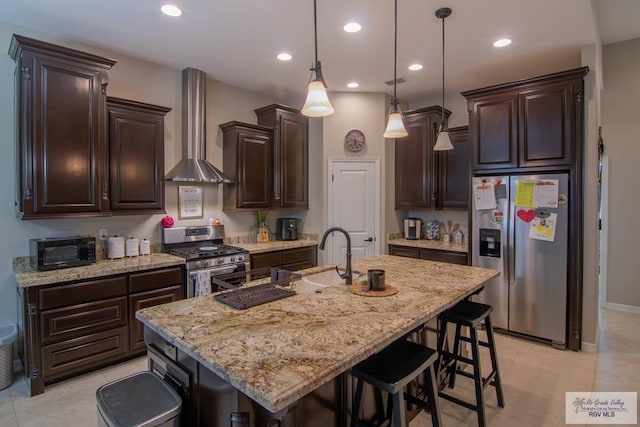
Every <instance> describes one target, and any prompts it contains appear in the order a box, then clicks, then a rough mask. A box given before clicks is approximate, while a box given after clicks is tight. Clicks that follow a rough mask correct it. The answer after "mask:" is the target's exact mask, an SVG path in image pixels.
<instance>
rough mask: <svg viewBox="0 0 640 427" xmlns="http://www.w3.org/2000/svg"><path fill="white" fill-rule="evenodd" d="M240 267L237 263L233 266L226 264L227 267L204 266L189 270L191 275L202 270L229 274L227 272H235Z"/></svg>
mask: <svg viewBox="0 0 640 427" xmlns="http://www.w3.org/2000/svg"><path fill="white" fill-rule="evenodd" d="M237 269H238V266H236V265H232V266H226V267H218V268H202V269H200V270H192V271H190V272H189V277H193V276H195V275H196V274H198V273H199V272H202V271H206V272H209V273H211V274H214V273H215V274H227V273H233V272H234V271H236V270H237Z"/></svg>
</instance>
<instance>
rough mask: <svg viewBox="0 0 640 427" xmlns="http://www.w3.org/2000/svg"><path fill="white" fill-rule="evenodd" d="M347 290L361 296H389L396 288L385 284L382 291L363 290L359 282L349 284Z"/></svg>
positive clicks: (395, 291)
mask: <svg viewBox="0 0 640 427" xmlns="http://www.w3.org/2000/svg"><path fill="white" fill-rule="evenodd" d="M349 292H351V293H352V294H356V295H361V296H363V297H390V296H391V295H395V294H397V293H398V288H396V287H395V286H393V285H389V284H385V288H384V290H382V291H371V290H369V291H363V290H362V284H361V283H354V284H353V285H349Z"/></svg>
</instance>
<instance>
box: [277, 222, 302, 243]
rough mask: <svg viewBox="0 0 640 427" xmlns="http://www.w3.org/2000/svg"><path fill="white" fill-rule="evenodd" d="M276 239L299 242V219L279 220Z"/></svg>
mask: <svg viewBox="0 0 640 427" xmlns="http://www.w3.org/2000/svg"><path fill="white" fill-rule="evenodd" d="M276 239H278V240H298V219H297V218H278V222H277V230H276Z"/></svg>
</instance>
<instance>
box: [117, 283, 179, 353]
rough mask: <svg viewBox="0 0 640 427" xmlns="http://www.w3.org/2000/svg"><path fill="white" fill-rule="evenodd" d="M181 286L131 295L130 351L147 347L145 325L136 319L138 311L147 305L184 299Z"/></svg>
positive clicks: (151, 305)
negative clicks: (145, 343)
mask: <svg viewBox="0 0 640 427" xmlns="http://www.w3.org/2000/svg"><path fill="white" fill-rule="evenodd" d="M181 297H182V289H181V287H180V286H172V287H170V288H166V289H157V290H155V291H148V292H143V293H140V294H136V295H131V296H129V351H130V352H133V351H137V350H142V349H144V348H145V345H144V326H143V325H142V323H141V322H140V321H139V320H138V319H136V311H138V310H141V309H143V308H146V307H153V306H155V305H160V304H167V303H169V302H173V301H178V300H179V299H182V298H181Z"/></svg>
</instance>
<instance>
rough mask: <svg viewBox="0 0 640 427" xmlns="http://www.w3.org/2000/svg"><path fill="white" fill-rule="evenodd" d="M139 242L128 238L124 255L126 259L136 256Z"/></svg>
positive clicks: (138, 251)
mask: <svg viewBox="0 0 640 427" xmlns="http://www.w3.org/2000/svg"><path fill="white" fill-rule="evenodd" d="M139 247H140V240H138V239H134V238H133V236H131V237H129V239H128V240H127V243H126V244H125V248H124V253H125V255H126V256H128V257H132V256H138V254H139V253H140V250H139Z"/></svg>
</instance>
